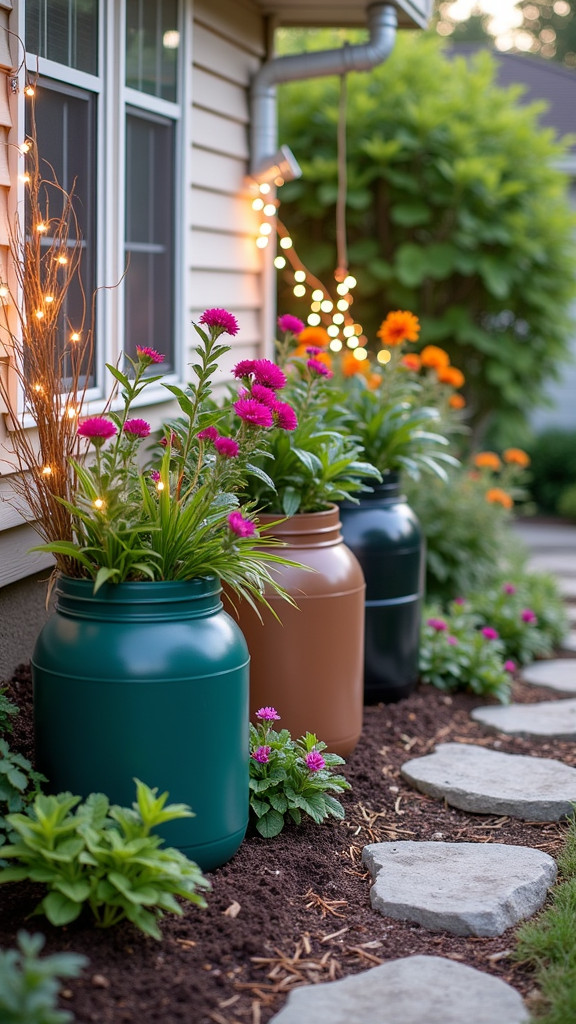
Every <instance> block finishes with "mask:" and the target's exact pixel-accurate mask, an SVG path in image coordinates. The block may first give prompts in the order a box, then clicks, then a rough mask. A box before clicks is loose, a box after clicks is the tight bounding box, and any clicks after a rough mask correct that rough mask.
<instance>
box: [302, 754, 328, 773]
mask: <svg viewBox="0 0 576 1024" xmlns="http://www.w3.org/2000/svg"><path fill="white" fill-rule="evenodd" d="M304 760H305V761H306V765H307V767H308V771H309V772H320V771H322V769H323V768H325V767H326V761H325V760H324V758H323V757H322V754H319V753H318V751H317V750H311V751H310V753H309V754H306V757H305V758H304Z"/></svg>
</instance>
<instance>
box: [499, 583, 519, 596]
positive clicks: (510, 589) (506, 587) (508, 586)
mask: <svg viewBox="0 0 576 1024" xmlns="http://www.w3.org/2000/svg"><path fill="white" fill-rule="evenodd" d="M502 592H503V593H504V594H515V593H516V587H515V586H514V584H513V583H504V584H503V585H502Z"/></svg>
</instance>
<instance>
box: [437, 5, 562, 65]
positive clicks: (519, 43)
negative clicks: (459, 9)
mask: <svg viewBox="0 0 576 1024" xmlns="http://www.w3.org/2000/svg"><path fill="white" fill-rule="evenodd" d="M451 7H452V4H450V3H447V2H446V0H436V2H435V5H434V14H433V18H432V22H431V27H432V29H435V30H436V31H439V32H440V33H441V34H442V35H449V36H450V39H452V40H454V41H455V42H493V38H494V37H493V35H492V33H491V31H490V29H491V22H492V19H491V17H490V15H489V14H488V13H487V12H486V10H485V9H484V8H483V5H481V4H477V5H476V7H475V8H474V9H473V12H472V14H471V15H470V17H469V18H466V19H464V20H461V21H460V20H457V19H455V18H454V16H453V15H452V13H451ZM517 9H518V11H519V12H520V14H521V15H522V21H521V23H520V24H519V25H517V26H515V27H514V28H513V29H512V30H511V32H510V33H509V34H507V35H508V36H509V38H508V39H507V40H506V49H507V50H508V51H509V52H512V53H534V54H538V55H539V56H540V57H545V58H547V59H552V60H556V61H559V62H560V63H562V64H567V65H568V66H569V67H574V66H576V0H555V2H553V0H518V3H517ZM510 44H512V45H510Z"/></svg>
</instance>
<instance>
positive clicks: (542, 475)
mask: <svg viewBox="0 0 576 1024" xmlns="http://www.w3.org/2000/svg"><path fill="white" fill-rule="evenodd" d="M527 448H528V451H529V453H530V458H531V460H532V461H531V467H530V469H531V481H530V492H531V495H532V497H533V499H534V501H535V502H536V504H537V506H538V508H539V510H540V511H541V512H549V513H552V514H557V513H558V512H559V511H560V510H559V505H558V503H559V501H560V497H561V495H562V492H563V491H564V490H565V489H566V488H567V487H569V486H570V485H571V484H573V483H574V480H576V430H566V429H563V428H562V427H549V428H548V429H547V430H543V431H542V432H541V433H539V434H538V435H537V436H536V437H535V438H534V439H533V440H532V441H530V442H529V444H527Z"/></svg>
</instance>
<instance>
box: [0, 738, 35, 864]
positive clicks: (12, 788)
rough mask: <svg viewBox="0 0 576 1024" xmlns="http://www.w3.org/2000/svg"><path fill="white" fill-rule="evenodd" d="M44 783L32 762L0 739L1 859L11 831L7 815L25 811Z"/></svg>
mask: <svg viewBox="0 0 576 1024" xmlns="http://www.w3.org/2000/svg"><path fill="white" fill-rule="evenodd" d="M42 782H46V779H45V778H44V776H43V775H40V773H39V772H36V771H34V769H33V768H32V765H31V764H30V761H28V759H27V758H25V757H23V755H22V754H18V753H17V752H16V751H15V750H11V748H10V746H9V744H8V743H7V741H6V740H5V739H0V857H1V856H3V855H4V847H3V846H2V843H4V842H5V839H6V834H7V832H8V830H9V825H8V822H7V819H6V815H7V814H14V813H17V812H19V811H23V810H24V808H25V807H26V805H27V804H29V803H30V801H31V800H33V799H34V797H35V795H36V794H37V792H38V790H39V788H40V784H41V783H42Z"/></svg>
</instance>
